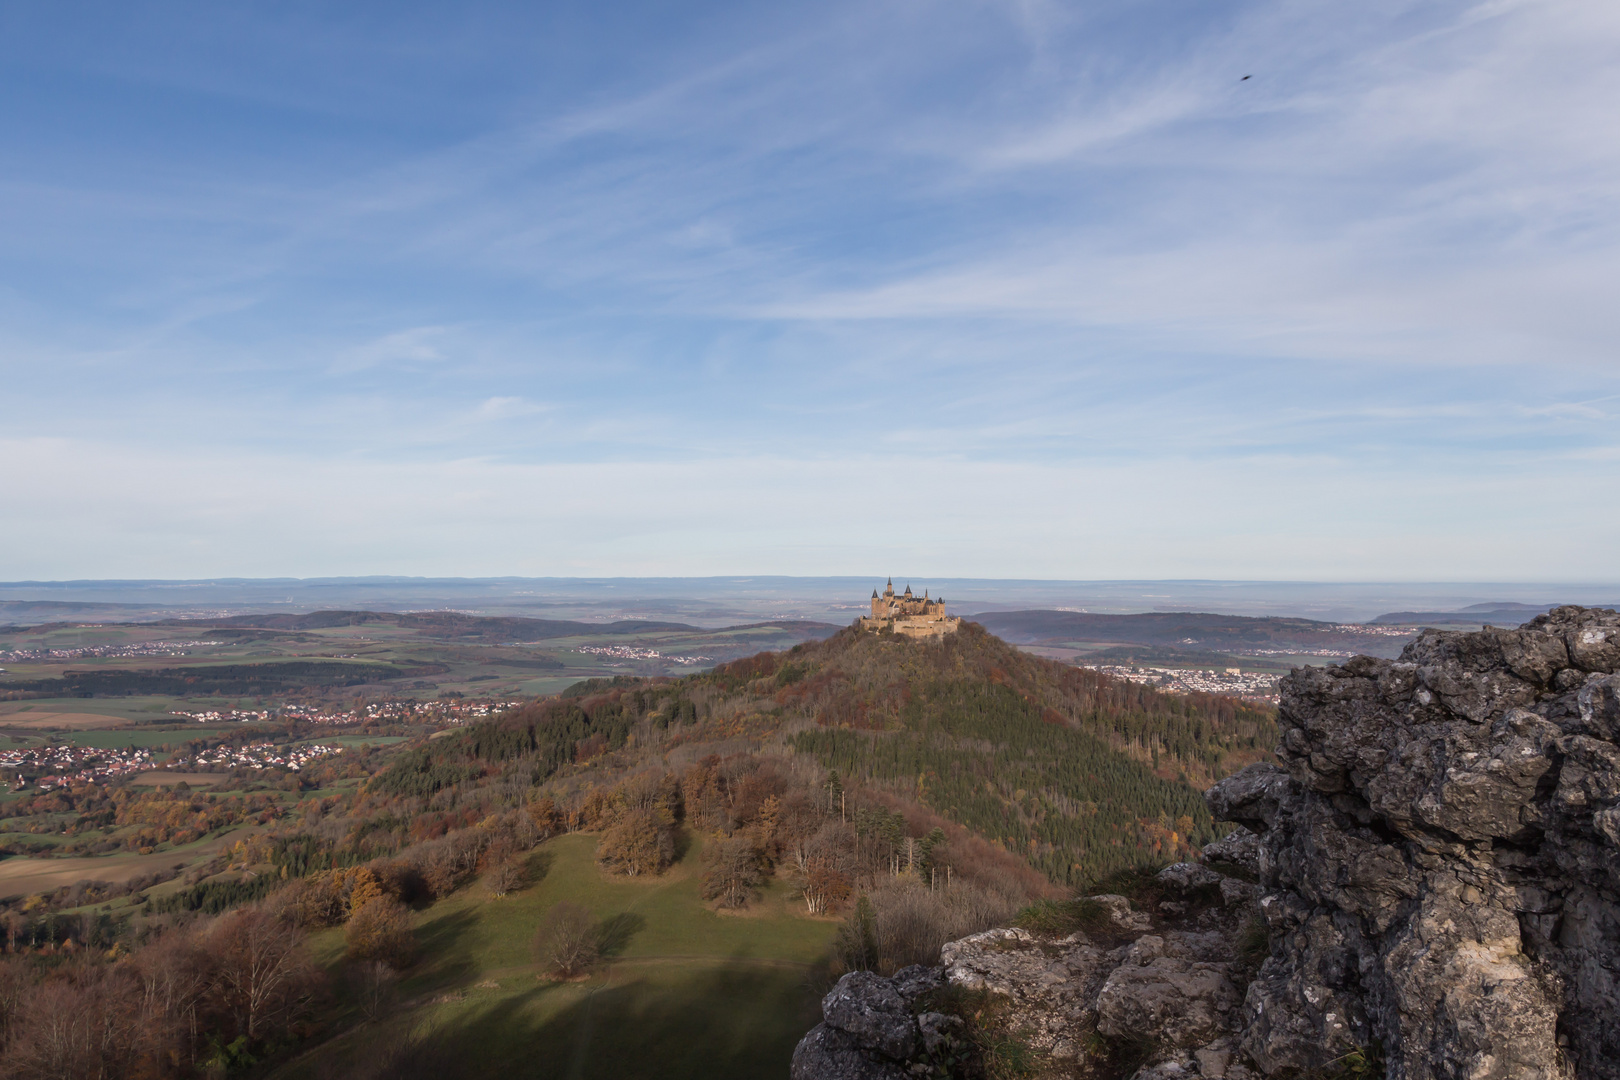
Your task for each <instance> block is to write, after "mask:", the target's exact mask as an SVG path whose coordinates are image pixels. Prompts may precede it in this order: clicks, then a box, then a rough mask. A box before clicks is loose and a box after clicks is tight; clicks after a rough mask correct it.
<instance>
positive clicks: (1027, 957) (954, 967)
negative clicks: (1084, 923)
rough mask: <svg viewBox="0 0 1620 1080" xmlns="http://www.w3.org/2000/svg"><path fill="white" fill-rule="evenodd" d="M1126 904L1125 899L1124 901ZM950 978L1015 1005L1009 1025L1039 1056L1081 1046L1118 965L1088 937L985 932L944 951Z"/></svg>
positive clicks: (1116, 960)
mask: <svg viewBox="0 0 1620 1080" xmlns="http://www.w3.org/2000/svg"><path fill="white" fill-rule="evenodd" d="M1121 899H1123V898H1121ZM940 959H941V960H942V961H943V962H944V965H945V978H946V979H947V980H949V981H950V982H951V983H952V984H953V985H955V986H960V987H962V988H964V989H967V990H985V991H989V992H990V993H993V994H1000V995H1002V996H1004V997H1006V998H1008V999H1009V1000H1010V1001H1011V1003H1012V1009H1011V1016H1010V1019H1009V1022H1010V1024H1011V1025H1012V1026H1013V1027H1014V1028H1017V1029H1021V1030H1023V1031H1025V1032H1027V1033H1028V1039H1027V1041H1028V1042H1029V1043H1030V1045H1031V1046H1033V1047H1034V1048H1035V1049H1037V1050H1042V1051H1051V1050H1053V1049H1054V1048H1055V1047H1058V1046H1059V1045H1060V1044H1074V1045H1078V1044H1079V1042H1080V1041H1081V1040H1082V1039H1083V1037H1084V1033H1085V1032H1086V1031H1087V1030H1088V1028H1089V1026H1090V1025H1091V1024H1092V1023H1093V1022H1094V1021H1095V1018H1096V1002H1097V992H1098V991H1099V990H1100V989H1101V988H1102V984H1103V982H1104V981H1105V980H1106V979H1107V978H1108V974H1109V972H1110V971H1111V970H1113V968H1114V967H1115V966H1116V965H1117V964H1118V959H1117V957H1115V956H1114V955H1113V954H1112V953H1111V952H1109V951H1107V950H1104V949H1102V948H1100V947H1098V946H1096V945H1094V944H1092V943H1091V942H1090V941H1089V940H1088V939H1087V938H1086V937H1085V936H1084V935H1074V936H1072V937H1070V938H1065V939H1063V940H1062V941H1060V942H1048V941H1041V940H1039V939H1038V938H1036V936H1035V935H1033V934H1031V933H1030V932H1029V931H1027V930H1019V929H1004V930H986V931H985V932H984V933H982V934H974V935H972V936H971V937H966V938H963V939H961V940H960V941H953V942H950V943H949V944H947V945H946V946H945V947H944V948H943V949H942V950H941V951H940Z"/></svg>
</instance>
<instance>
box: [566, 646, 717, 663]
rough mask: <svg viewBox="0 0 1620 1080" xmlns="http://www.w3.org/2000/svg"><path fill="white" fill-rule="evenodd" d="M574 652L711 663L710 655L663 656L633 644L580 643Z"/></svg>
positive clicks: (712, 659) (629, 658) (639, 658)
mask: <svg viewBox="0 0 1620 1080" xmlns="http://www.w3.org/2000/svg"><path fill="white" fill-rule="evenodd" d="M574 651H575V652H581V653H586V654H588V655H590V656H611V657H613V658H614V659H617V660H668V661H669V662H670V663H672V664H712V663H714V657H712V656H665V655H664V654H663V653H661V652H659V651H658V650H657V649H641V648H637V647H636V646H634V645H581V646H580V647H579V648H578V649H576V650H574Z"/></svg>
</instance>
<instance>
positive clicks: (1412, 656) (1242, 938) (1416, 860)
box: [793, 607, 1620, 1080]
mask: <svg viewBox="0 0 1620 1080" xmlns="http://www.w3.org/2000/svg"><path fill="white" fill-rule="evenodd" d="M1280 729H1281V733H1282V744H1281V745H1280V746H1279V747H1278V749H1277V755H1278V760H1279V761H1280V765H1253V766H1250V767H1249V768H1247V769H1245V770H1243V771H1242V772H1240V773H1238V774H1236V775H1234V776H1232V777H1229V778H1227V779H1226V780H1224V781H1222V782H1221V783H1219V784H1217V785H1216V786H1215V787H1214V788H1212V789H1211V790H1210V791H1209V792H1208V793H1207V794H1206V798H1207V801H1208V803H1209V806H1210V809H1211V811H1212V812H1213V813H1214V815H1215V816H1216V818H1218V819H1220V820H1224V821H1231V822H1236V823H1238V824H1239V826H1241V827H1240V828H1238V829H1237V830H1236V831H1235V832H1233V833H1232V834H1230V835H1228V836H1227V837H1225V838H1223V839H1222V840H1220V841H1217V842H1216V843H1214V844H1210V845H1208V846H1207V847H1206V848H1205V850H1204V859H1203V861H1202V862H1201V863H1198V864H1178V865H1176V866H1172V867H1168V868H1166V869H1165V870H1164V871H1162V872H1161V873H1160V875H1159V878H1158V883H1157V885H1158V889H1159V893H1160V895H1158V896H1155V897H1153V898H1152V901H1151V902H1150V903H1149V904H1148V905H1147V906H1146V908H1145V909H1144V908H1143V907H1142V906H1139V905H1133V904H1132V903H1131V902H1130V901H1128V900H1126V899H1125V898H1124V897H1117V896H1103V897H1094V898H1092V899H1093V901H1094V904H1093V905H1092V906H1091V908H1090V909H1089V910H1091V912H1092V915H1093V916H1094V925H1092V926H1090V927H1088V930H1087V932H1084V933H1075V934H1071V935H1069V936H1067V937H1063V938H1060V939H1056V940H1053V939H1051V938H1042V937H1040V936H1038V935H1035V934H1031V933H1029V932H1028V931H1025V930H1017V929H1009V930H993V931H989V932H987V933H984V934H977V935H974V936H973V937H970V938H966V939H963V940H962V941H957V942H952V943H951V944H949V945H947V946H946V947H945V949H944V951H943V954H942V961H943V967H942V969H940V970H939V971H937V972H933V973H930V972H928V971H926V970H925V969H908V972H906V973H902V976H903V977H902V976H897V977H896V978H895V979H893V980H884V979H880V978H878V977H876V976H870V975H863V976H861V977H860V978H857V977H856V976H855V975H850V976H846V977H845V979H844V981H842V982H840V983H839V987H838V988H835V989H834V991H833V993H831V994H829V995H828V998H827V1000H826V1002H824V1003H823V1008H824V1013H825V1015H826V1022H825V1023H824V1024H822V1025H821V1026H819V1027H818V1028H817V1029H816V1030H815V1031H813V1032H811V1034H810V1035H809V1036H807V1037H806V1039H805V1041H804V1042H803V1043H801V1044H800V1047H799V1051H798V1053H796V1054H795V1057H794V1073H793V1075H794V1077H795V1080H811V1078H816V1077H840V1078H842V1077H899V1076H908V1075H918V1076H920V1075H925V1074H928V1073H930V1072H933V1073H934V1074H936V1075H951V1074H952V1073H951V1072H950V1071H949V1070H948V1069H946V1070H944V1071H941V1062H942V1061H945V1060H947V1058H948V1059H949V1060H952V1061H959V1060H962V1058H961V1056H960V1055H957V1056H956V1057H950V1056H949V1055H946V1056H944V1057H942V1056H941V1055H940V1054H939V1053H937V1052H936V1050H937V1049H938V1048H939V1047H941V1046H947V1045H952V1044H950V1043H949V1040H950V1039H952V1038H955V1037H956V1035H953V1034H952V1032H954V1031H957V1029H955V1028H952V1027H951V1026H950V1023H949V1018H947V1017H945V1016H944V1015H943V1014H940V1013H931V1014H927V1015H929V1016H930V1017H933V1019H930V1020H927V1021H926V1022H925V1021H924V1020H923V1019H921V1018H920V1013H922V1011H923V1010H922V1007H921V1006H920V1005H919V1004H918V1002H921V1001H924V1000H927V999H928V994H929V993H931V992H932V991H931V990H929V991H923V992H921V993H920V994H912V996H910V997H908V996H907V994H908V991H907V989H906V988H907V987H914V986H916V985H921V984H922V983H925V982H926V981H927V979H928V978H930V977H932V978H934V979H936V983H935V984H931V986H937V985H941V984H943V985H949V986H955V987H958V988H961V989H962V990H966V991H971V992H984V993H988V994H991V995H995V996H996V997H997V999H998V1000H1001V1001H1004V1002H1005V1005H1006V1011H1007V1015H1006V1017H1005V1026H1006V1028H1007V1030H1009V1031H1015V1032H1018V1033H1019V1037H1020V1038H1021V1039H1023V1040H1024V1041H1025V1043H1026V1044H1027V1045H1028V1046H1030V1047H1031V1048H1032V1049H1034V1050H1036V1051H1037V1052H1039V1053H1040V1054H1041V1055H1043V1057H1044V1058H1045V1060H1046V1061H1048V1062H1050V1063H1051V1064H1052V1066H1053V1068H1054V1069H1055V1070H1056V1071H1057V1072H1058V1073H1060V1074H1069V1073H1073V1074H1076V1075H1095V1076H1104V1075H1115V1076H1121V1077H1123V1076H1127V1075H1130V1074H1131V1073H1132V1072H1134V1074H1135V1076H1136V1077H1137V1080H1170V1078H1177V1080H1190V1078H1192V1077H1209V1078H1214V1080H1253V1078H1254V1077H1256V1075H1257V1074H1258V1075H1264V1076H1275V1077H1294V1076H1302V1075H1304V1076H1310V1075H1315V1076H1321V1077H1333V1076H1358V1075H1363V1076H1364V1075H1370V1074H1374V1073H1376V1071H1377V1069H1378V1068H1379V1064H1380V1062H1381V1063H1382V1069H1383V1072H1384V1075H1385V1076H1386V1077H1388V1078H1389V1080H1440V1078H1444V1080H1564V1078H1580V1080H1620V615H1617V614H1616V613H1615V612H1612V611H1598V610H1588V609H1582V608H1570V607H1566V608H1558V609H1556V610H1554V611H1552V612H1551V613H1549V614H1548V615H1545V616H1541V617H1539V618H1537V619H1535V620H1533V621H1532V622H1530V623H1527V624H1526V625H1525V626H1523V627H1521V628H1519V629H1517V630H1498V629H1492V628H1487V629H1485V630H1483V631H1480V632H1477V633H1459V632H1440V631H1430V632H1425V633H1424V634H1423V635H1421V636H1420V637H1419V638H1418V640H1416V641H1415V642H1413V643H1412V644H1411V645H1410V646H1408V647H1407V648H1406V650H1405V651H1404V652H1403V653H1402V655H1401V657H1400V659H1398V660H1394V661H1390V660H1378V659H1371V658H1367V657H1357V658H1355V659H1353V660H1350V661H1348V662H1346V663H1345V664H1343V665H1341V666H1336V667H1330V668H1304V669H1298V670H1296V671H1294V672H1293V673H1292V674H1291V675H1289V676H1288V677H1287V678H1286V679H1285V680H1284V681H1283V684H1282V703H1281V708H1280ZM1257 936H1258V937H1259V938H1260V940H1259V941H1255V940H1254V939H1255V938H1256V937H1257ZM1263 943H1269V956H1266V958H1265V959H1264V961H1263V963H1261V964H1260V965H1259V968H1258V971H1257V972H1256V970H1255V968H1254V967H1253V962H1252V960H1251V959H1249V958H1247V957H1246V953H1247V952H1248V949H1247V946H1249V945H1252V944H1263ZM840 995H842V996H840ZM852 997H853V998H858V999H859V1001H855V1000H851V999H852ZM896 1002H899V1004H896ZM930 1031H933V1032H935V1034H934V1036H933V1039H934V1041H933V1042H930V1041H929V1038H930V1036H929V1032H930ZM958 1033H959V1032H958ZM1121 1046H1126V1047H1136V1048H1137V1050H1138V1051H1139V1053H1138V1054H1137V1056H1136V1057H1134V1058H1131V1059H1129V1061H1128V1063H1127V1064H1128V1067H1126V1066H1122V1065H1121V1064H1120V1062H1121V1060H1124V1059H1117V1060H1111V1061H1109V1062H1107V1063H1106V1064H1107V1066H1108V1067H1106V1068H1105V1067H1102V1066H1101V1064H1100V1062H1101V1057H1100V1055H1101V1056H1106V1055H1107V1054H1110V1053H1112V1052H1113V1050H1111V1049H1110V1047H1112V1048H1115V1049H1117V1048H1118V1047H1121ZM930 1055H932V1056H930ZM861 1069H865V1070H866V1071H860V1070H861ZM841 1070H842V1071H841ZM1110 1070H1112V1071H1110Z"/></svg>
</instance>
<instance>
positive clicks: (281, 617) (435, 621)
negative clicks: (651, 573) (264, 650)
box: [153, 611, 833, 643]
mask: <svg viewBox="0 0 1620 1080" xmlns="http://www.w3.org/2000/svg"><path fill="white" fill-rule="evenodd" d="M371 623H381V624H389V625H393V626H400V627H404V628H406V629H410V630H416V631H418V632H419V633H421V634H423V635H424V636H426V637H435V638H443V639H445V640H449V641H479V642H487V643H496V642H503V641H543V640H545V639H547V638H560V637H581V636H584V635H593V636H594V635H598V634H612V635H620V634H644V633H649V632H653V631H659V630H690V631H695V630H697V629H698V628H697V627H695V626H690V625H688V624H686V623H673V622H647V621H643V620H640V619H633V620H625V621H623V622H613V623H587V622H574V621H570V620H565V619H528V618H507V617H499V616H496V617H490V616H482V615H463V614H461V613H459V612H454V611H429V612H407V613H396V612H391V611H312V612H309V613H308V614H277V615H231V616H228V617H226V618H219V619H165V620H163V621H161V622H159V623H155V624H153V625H157V626H192V627H195V626H210V627H214V626H217V627H220V628H242V629H256V630H327V629H331V628H332V627H337V626H365V625H367V624H371ZM831 629H833V628H829V632H830V631H831Z"/></svg>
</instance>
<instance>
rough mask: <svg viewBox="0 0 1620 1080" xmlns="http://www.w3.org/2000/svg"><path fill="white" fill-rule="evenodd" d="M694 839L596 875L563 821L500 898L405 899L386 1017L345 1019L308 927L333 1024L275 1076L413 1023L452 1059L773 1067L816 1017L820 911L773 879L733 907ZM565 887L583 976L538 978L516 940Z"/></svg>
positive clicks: (558, 1072) (477, 893) (546, 1068)
mask: <svg viewBox="0 0 1620 1080" xmlns="http://www.w3.org/2000/svg"><path fill="white" fill-rule="evenodd" d="M700 848H701V841H697V840H694V841H693V843H692V845H691V847H690V849H689V850H688V851H687V852H686V853H685V854H684V856H683V858H682V859H681V861H680V862H679V863H678V864H677V865H676V866H675V867H673V868H672V869H671V870H670V871H669V872H668V873H666V874H664V875H662V876H659V877H651V878H623V877H610V876H608V875H605V874H603V873H602V872H601V870H599V869H598V868H597V866H596V863H595V860H594V857H593V856H594V853H595V849H596V838H595V837H594V836H583V835H572V836H563V837H559V838H557V839H555V840H552V841H550V842H549V843H547V844H545V845H544V846H542V847H541V848H539V849H538V850H537V851H536V852H535V854H534V856H533V857H532V858H531V860H530V869H531V881H532V883H531V884H529V885H528V886H527V887H526V888H524V889H522V890H520V891H518V892H514V893H511V894H509V895H507V896H506V897H503V898H495V897H492V896H490V895H489V894H488V893H487V892H485V891H484V890H483V888H482V887H481V886H480V885H478V884H474V885H472V886H469V887H468V888H466V889H464V890H462V891H461V892H459V893H457V894H456V895H454V896H451V897H449V898H446V899H445V900H442V901H440V902H439V903H437V904H434V905H433V906H432V907H429V908H426V909H425V910H423V911H421V912H419V913H418V914H417V917H416V918H417V927H416V930H417V939H418V942H419V944H420V946H421V957H420V959H419V960H418V961H417V963H416V964H415V965H414V966H413V967H412V968H411V969H410V970H409V971H407V972H406V976H405V978H404V979H403V981H402V983H401V986H400V990H401V995H402V1003H401V1005H400V1007H399V1011H398V1012H397V1013H396V1014H395V1015H393V1016H392V1017H390V1018H388V1019H386V1020H383V1021H380V1022H375V1023H359V1022H358V1018H357V1016H356V1015H355V1014H354V1012H353V1010H352V1007H350V1006H348V1005H347V1004H346V1003H345V1002H344V999H343V991H342V989H341V988H342V986H343V970H342V968H343V965H342V948H343V940H342V931H341V930H335V929H334V930H327V931H323V932H321V933H320V934H318V935H316V937H315V938H314V939H313V940H312V945H313V947H314V949H315V951H316V954H317V957H318V958H319V959H320V961H321V962H322V963H323V964H324V965H325V966H326V967H327V968H328V969H329V970H330V972H331V974H332V975H333V982H334V985H336V986H338V987H339V988H340V989H339V998H338V1001H339V1004H338V1006H337V1008H338V1011H337V1012H336V1014H335V1015H334V1016H333V1021H334V1025H335V1026H336V1027H337V1028H338V1029H340V1033H338V1034H336V1035H335V1036H334V1037H332V1038H330V1039H328V1041H326V1042H325V1043H322V1044H321V1045H319V1046H316V1047H314V1048H312V1049H310V1050H308V1051H306V1052H305V1053H304V1054H302V1055H300V1056H299V1057H298V1058H297V1059H295V1060H294V1061H292V1062H290V1063H288V1064H287V1065H285V1066H283V1067H282V1068H281V1069H279V1070H278V1071H277V1072H276V1073H275V1074H274V1075H275V1076H276V1077H278V1078H281V1080H302V1078H305V1077H315V1076H328V1075H341V1074H342V1073H343V1072H344V1071H345V1069H346V1068H347V1067H348V1066H349V1065H350V1064H351V1063H354V1062H357V1061H359V1060H361V1059H363V1057H364V1056H365V1055H367V1054H370V1053H373V1052H375V1049H376V1047H378V1046H382V1045H390V1044H393V1043H396V1042H397V1041H398V1040H401V1039H406V1038H409V1037H412V1036H413V1035H414V1036H415V1037H417V1038H425V1039H427V1040H428V1041H429V1042H430V1043H431V1044H432V1045H434V1046H436V1048H437V1049H438V1051H439V1052H440V1053H445V1054H446V1055H447V1057H448V1058H449V1059H451V1060H454V1061H455V1062H456V1063H457V1064H458V1065H459V1066H460V1067H462V1068H464V1069H465V1070H466V1071H467V1074H468V1075H491V1076H495V1075H499V1076H511V1077H547V1078H553V1077H555V1078H562V1077H568V1078H580V1080H585V1078H602V1080H608V1078H613V1077H655V1076H656V1077H667V1078H681V1077H693V1078H697V1077H715V1078H723V1077H739V1078H741V1077H761V1076H785V1075H786V1073H787V1067H788V1060H789V1058H790V1057H791V1055H792V1052H793V1047H794V1044H795V1043H797V1042H798V1040H799V1038H800V1037H801V1036H802V1035H803V1034H804V1033H805V1031H807V1030H809V1028H810V1027H811V1026H812V1025H813V1024H814V1023H815V1022H816V1020H817V1019H818V1016H819V1013H818V1009H817V1005H818V1002H819V1000H820V997H821V994H822V993H823V992H824V990H825V985H826V981H827V980H826V976H825V967H824V964H823V959H824V957H825V956H826V953H827V946H828V944H829V942H830V940H831V938H832V936H833V933H834V932H835V930H836V923H834V922H832V921H830V920H825V919H811V918H808V917H806V916H805V915H804V914H803V907H802V905H799V904H798V903H797V902H795V901H794V899H793V898H792V896H791V893H790V890H789V889H788V887H787V886H786V885H783V884H780V883H773V884H772V885H771V886H770V887H769V888H767V889H766V890H765V891H764V892H763V894H762V895H761V898H760V900H759V902H758V903H756V904H755V905H753V906H752V907H751V908H750V909H749V910H748V911H747V912H745V913H743V914H740V915H730V914H720V913H718V912H715V911H713V910H711V909H710V908H709V907H708V905H706V904H705V903H704V902H703V900H702V898H701V896H700V894H699V884H700V883H699V874H698V856H699V852H700ZM562 900H567V901H571V902H573V903H576V904H579V905H581V906H583V907H585V908H586V909H588V910H589V911H590V912H591V914H592V916H593V917H594V918H595V919H596V920H597V921H598V925H599V927H600V934H601V937H602V940H603V947H604V953H605V956H604V960H603V962H602V963H601V964H600V965H599V966H598V968H597V969H596V971H595V972H594V973H593V974H592V975H591V976H590V977H588V978H586V979H583V980H581V981H578V982H566V983H559V982H554V981H552V980H550V979H547V978H544V977H543V975H542V973H541V971H540V969H539V967H538V966H537V965H536V964H535V962H534V959H533V957H532V955H531V953H530V943H531V941H532V940H533V938H534V934H535V930H536V928H537V927H538V926H539V924H540V921H541V919H542V917H543V916H544V914H545V913H546V911H548V910H549V909H550V908H551V906H552V905H553V904H555V903H557V902H558V901H562Z"/></svg>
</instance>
